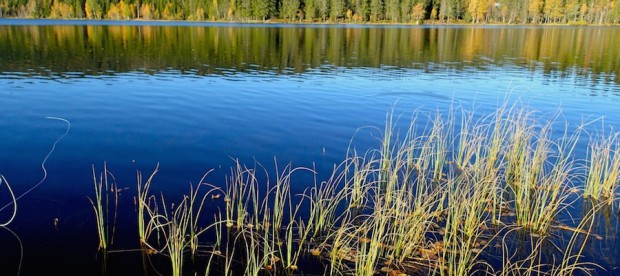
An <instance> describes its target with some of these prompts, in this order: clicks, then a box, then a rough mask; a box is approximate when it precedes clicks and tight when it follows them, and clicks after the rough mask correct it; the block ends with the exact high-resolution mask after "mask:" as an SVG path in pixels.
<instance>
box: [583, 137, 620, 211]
mask: <svg viewBox="0 0 620 276" xmlns="http://www.w3.org/2000/svg"><path fill="white" fill-rule="evenodd" d="M597 138H598V137H597ZM619 150H620V139H618V134H614V135H608V136H602V137H600V138H598V139H596V140H595V141H590V144H589V146H588V156H589V164H588V167H587V170H588V172H587V179H586V182H585V185H584V195H585V196H587V197H591V198H593V199H596V200H604V201H605V202H607V203H608V204H611V203H613V202H614V200H615V197H616V194H615V193H616V189H617V187H618V183H619V182H620V153H619V152H618V151H619Z"/></svg>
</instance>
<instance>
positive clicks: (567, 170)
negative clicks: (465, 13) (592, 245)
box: [93, 104, 620, 276]
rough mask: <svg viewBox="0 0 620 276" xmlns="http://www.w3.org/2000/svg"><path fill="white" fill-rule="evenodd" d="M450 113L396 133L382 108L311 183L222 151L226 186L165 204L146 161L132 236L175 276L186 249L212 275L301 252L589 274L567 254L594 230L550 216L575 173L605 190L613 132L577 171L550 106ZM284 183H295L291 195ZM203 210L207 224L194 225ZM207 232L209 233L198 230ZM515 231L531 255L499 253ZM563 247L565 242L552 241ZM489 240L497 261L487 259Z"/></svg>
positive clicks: (275, 270)
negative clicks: (541, 111)
mask: <svg viewBox="0 0 620 276" xmlns="http://www.w3.org/2000/svg"><path fill="white" fill-rule="evenodd" d="M457 111H458V108H455V107H452V109H451V110H450V111H449V112H448V113H447V116H446V115H444V114H442V113H441V112H437V113H436V114H421V113H418V111H416V113H415V114H414V115H415V116H413V118H412V120H411V122H409V125H406V126H405V128H404V132H401V130H400V129H399V127H398V126H401V125H402V122H400V120H401V118H400V117H395V116H393V114H388V116H387V117H386V126H385V128H382V129H376V128H373V129H371V130H370V131H377V132H380V137H381V139H379V140H380V141H379V142H378V143H377V145H376V147H371V148H369V149H365V150H360V149H359V148H356V147H355V143H354V141H351V144H350V148H349V149H348V150H347V155H346V156H345V157H344V161H342V162H341V163H338V164H335V165H334V166H333V169H332V171H331V174H330V175H329V177H327V179H326V180H323V181H320V180H318V179H317V175H318V174H317V172H315V170H314V169H310V168H306V167H294V166H292V165H291V164H287V165H285V166H284V167H280V166H278V163H277V162H274V166H273V167H274V170H273V171H275V173H269V172H270V171H272V170H271V169H267V168H266V167H264V166H262V165H261V164H259V163H255V164H254V166H253V167H248V166H246V165H244V164H242V163H241V162H240V161H239V160H234V165H233V167H232V168H231V170H230V172H229V174H228V175H227V176H226V177H225V178H224V179H225V181H224V182H225V185H224V187H219V186H217V185H211V184H206V183H204V180H205V177H203V179H201V180H200V183H199V184H198V186H196V187H195V188H194V187H193V186H192V188H191V189H190V193H189V195H188V196H184V197H183V198H182V199H181V201H180V202H179V203H178V204H177V205H176V206H174V207H173V206H172V205H166V203H165V199H164V197H163V195H162V196H160V197H159V198H157V200H156V197H155V196H154V195H152V194H151V193H150V192H149V189H150V186H151V183H152V180H153V176H154V174H155V172H157V168H156V169H155V171H154V172H153V173H152V174H151V176H150V177H149V178H148V179H147V181H146V182H144V183H143V182H142V178H141V177H140V174H138V186H139V187H138V200H137V202H138V203H137V205H138V217H139V219H138V222H144V224H143V225H141V224H140V223H139V224H138V228H139V231H138V232H139V233H141V234H140V236H139V239H140V240H141V241H142V242H143V243H144V244H145V245H146V246H147V247H148V248H151V249H152V250H153V251H155V252H156V253H157V254H161V255H164V256H167V257H169V258H170V260H171V267H172V271H173V275H180V274H181V273H183V272H182V270H183V264H184V262H187V252H191V254H190V255H191V256H193V259H200V256H204V255H207V256H208V258H207V260H206V262H207V264H206V265H205V267H206V269H205V271H204V273H205V274H210V273H212V274H224V275H232V274H250V275H257V274H269V275H271V274H278V275H279V274H293V273H296V271H298V270H301V271H302V272H303V268H300V267H299V266H300V265H301V263H302V262H301V260H305V261H308V260H310V261H316V262H320V263H321V264H322V265H323V266H324V271H323V273H326V274H330V275H339V274H344V275H360V276H361V275H374V274H377V273H389V274H390V275H400V274H439V275H448V276H452V275H471V274H475V273H481V274H497V275H539V274H546V272H550V273H551V274H553V275H567V274H570V273H572V272H575V271H587V270H586V269H585V268H583V267H585V266H588V265H590V264H589V263H584V262H579V256H581V255H582V254H583V244H585V243H586V242H587V237H588V236H589V234H588V233H590V231H591V228H592V227H588V224H587V223H586V222H584V221H585V220H586V219H584V220H582V221H581V222H580V223H578V224H577V227H576V228H570V227H560V226H558V225H559V223H558V221H557V220H558V217H560V214H561V213H562V212H564V211H565V210H566V208H568V207H569V206H571V204H572V203H573V202H574V200H573V199H572V197H571V195H572V194H573V193H575V192H576V191H577V192H578V191H579V189H577V188H576V185H578V184H579V183H578V181H581V180H582V179H583V180H585V179H587V182H588V183H587V184H586V185H591V186H592V188H591V189H590V188H587V187H586V188H585V189H584V194H585V195H587V196H591V197H603V198H607V197H609V198H613V197H614V192H615V189H616V188H615V187H616V186H617V183H618V175H617V172H618V170H619V169H620V167H619V166H620V157H619V156H620V155H618V154H615V153H616V151H617V148H618V140H617V139H616V136H610V138H606V139H602V140H600V142H598V143H594V144H591V146H590V151H589V159H588V170H580V169H579V168H581V167H582V166H580V165H581V164H580V163H579V162H582V161H583V160H582V159H579V158H578V157H576V156H575V148H577V147H578V145H579V144H580V143H582V142H583V139H582V137H584V136H583V135H581V134H582V132H583V129H582V128H581V127H578V128H577V130H576V131H575V132H572V133H571V132H569V131H568V130H567V128H568V127H567V126H566V125H563V126H562V125H561V124H558V122H557V121H556V119H557V118H558V116H557V115H554V116H552V119H551V121H545V120H542V119H540V118H538V117H537V115H536V113H534V112H532V111H530V110H528V109H526V108H523V107H520V106H517V105H516V104H515V105H514V106H509V105H508V104H504V105H502V106H500V107H499V108H498V110H496V111H495V112H494V113H491V114H483V115H480V114H476V113H475V112H471V111H467V110H464V109H462V110H461V113H460V115H457V114H458V113H457ZM558 125H560V126H562V127H563V128H559V127H558ZM373 134H374V133H373ZM604 154H606V155H604ZM586 171H587V176H586ZM302 173H304V174H306V175H305V176H302V177H300V178H297V175H298V174H302ZM104 180H105V179H104ZM295 185H306V186H305V187H307V188H306V189H305V190H303V192H300V193H299V194H293V192H292V190H293V189H294V188H295ZM608 186H609V187H611V188H603V187H608ZM202 187H206V189H208V190H206V191H205V190H204V189H205V188H202ZM100 189H101V188H100ZM199 191H200V192H199ZM220 193H221V194H223V200H221V201H218V200H217V198H219V196H220ZM216 194H217V197H216V196H215V195H216ZM207 195H211V199H212V200H211V201H208V200H207V198H208V197H207ZM94 202H95V204H93V205H94V206H95V205H98V204H99V203H97V202H98V201H96V200H95V201H94ZM141 210H142V211H141ZM215 210H217V211H215ZM220 210H222V211H220ZM208 211H211V212H215V215H212V213H209V215H210V217H213V221H212V222H211V224H207V225H206V226H204V227H203V228H201V226H200V223H201V222H204V220H201V219H199V218H200V217H201V216H202V215H203V214H204V213H205V212H208ZM211 215H212V216H211ZM554 231H556V232H554ZM560 231H573V235H581V237H585V238H584V240H581V242H582V243H581V244H578V243H577V240H576V239H577V238H574V239H570V240H569V241H568V242H565V241H562V240H559V239H556V237H558V236H561V235H562V234H563V233H562V232H560ZM206 233H211V235H210V236H208V237H211V238H208V237H205V238H204V239H202V238H201V239H199V238H198V237H199V236H200V237H203V236H207V235H206ZM521 234H523V235H524V236H525V237H527V238H526V240H527V241H528V242H529V249H531V250H532V252H529V253H528V254H525V255H523V254H521V255H517V254H512V253H509V252H510V250H511V248H509V246H508V243H507V242H506V241H507V240H509V239H513V240H518V238H516V235H521ZM555 234H557V235H555ZM554 235H555V236H554ZM575 237H576V236H575ZM160 240H161V242H160ZM551 241H553V242H555V243H558V244H554V243H553V242H551ZM550 244H551V245H550ZM497 246H499V247H497ZM563 246H569V247H570V248H571V250H567V251H564V252H560V251H558V250H555V248H562V247H563ZM205 248H210V250H205ZM499 248H501V250H502V255H503V257H502V259H501V263H502V267H498V266H497V262H495V263H493V262H489V261H488V260H490V259H491V258H493V257H494V256H497V253H498V252H497V250H499ZM543 248H545V250H548V251H549V248H552V250H550V251H552V252H551V253H548V255H545V254H547V253H545V254H543V253H542V252H543ZM573 248H577V249H576V250H573Z"/></svg>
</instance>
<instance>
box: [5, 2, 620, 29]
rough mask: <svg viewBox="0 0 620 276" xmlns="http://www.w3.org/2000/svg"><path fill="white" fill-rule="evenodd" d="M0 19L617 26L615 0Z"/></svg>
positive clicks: (197, 7)
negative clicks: (424, 22) (427, 22)
mask: <svg viewBox="0 0 620 276" xmlns="http://www.w3.org/2000/svg"><path fill="white" fill-rule="evenodd" d="M0 17H19V18H62V19H68V18H80V19H115V20H129V19H142V20H191V21H205V20H212V21H247V20H263V21H264V20H273V21H285V22H298V21H301V22H359V23H361V22H394V23H421V22H423V21H424V20H432V21H434V22H448V23H455V22H456V23H462V22H471V23H503V24H543V23H550V24H554V23H557V24H566V23H568V24H617V23H620V0H0Z"/></svg>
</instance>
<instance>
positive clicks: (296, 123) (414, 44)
mask: <svg viewBox="0 0 620 276" xmlns="http://www.w3.org/2000/svg"><path fill="white" fill-rule="evenodd" d="M506 99H508V100H509V101H515V100H517V99H518V100H520V101H521V102H523V103H524V104H526V105H528V106H529V107H530V108H532V109H533V110H537V111H539V112H540V113H539V114H540V117H541V118H551V117H552V116H553V114H555V113H556V111H558V110H560V109H561V115H560V118H561V120H566V121H567V122H568V124H569V127H570V128H575V127H576V126H577V125H578V124H579V123H581V122H583V121H589V120H593V119H597V118H600V117H604V120H602V122H604V124H605V125H606V126H605V128H606V129H607V131H609V128H610V127H613V128H615V129H616V130H617V129H620V106H619V104H620V28H617V27H513V26H510V27H496V26H482V27H470V26H366V25H342V26H340V25H336V26H325V25H308V26H304V25H245V24H189V23H186V24H184V23H153V22H131V23H124V22H107V21H104V22H92V23H91V22H82V21H33V20H0V174H2V175H4V176H5V178H6V179H7V180H8V181H9V182H10V184H11V186H12V188H13V189H14V191H15V193H16V194H17V195H20V194H23V193H24V192H26V191H27V190H28V189H29V188H31V187H33V185H35V184H36V183H38V182H39V181H40V180H41V178H42V177H43V171H42V169H41V162H42V161H43V159H44V158H45V156H46V154H47V153H48V152H49V151H50V149H51V146H52V144H53V143H54V141H55V140H56V139H58V138H59V137H60V136H61V135H62V134H63V133H64V132H65V130H66V127H67V124H66V123H64V122H62V121H59V120H51V119H46V117H48V116H53V117H61V118H64V119H66V120H68V121H70V123H71V129H70V131H69V133H68V135H67V136H66V137H65V138H64V139H63V140H61V141H60V142H59V143H58V145H57V146H56V148H55V150H54V152H53V153H52V154H51V156H50V158H49V159H48V160H47V162H46V164H45V165H46V166H45V167H46V169H47V173H48V175H47V178H46V180H45V181H44V182H43V183H42V184H41V185H40V186H38V187H37V188H36V189H35V190H33V191H32V192H30V193H28V194H26V195H25V196H23V198H21V199H20V200H19V202H18V213H17V217H16V219H15V221H14V222H13V223H12V224H11V225H10V226H9V227H8V229H7V228H0V244H2V245H1V246H0V258H2V260H3V261H2V263H3V267H2V272H0V274H2V275H14V274H16V273H17V271H18V270H20V272H21V274H23V275H31V274H34V271H38V270H40V269H41V268H42V267H43V268H44V269H45V270H46V271H48V272H49V273H50V274H52V273H66V272H80V273H83V275H96V274H99V273H100V269H101V268H100V265H99V263H100V260H98V259H97V256H96V253H97V245H98V242H97V232H96V228H95V220H94V216H93V214H92V213H93V212H92V208H91V206H90V203H89V202H88V199H87V197H89V196H90V197H92V195H93V188H92V181H93V180H92V178H93V177H92V166H93V165H94V166H95V169H96V170H97V171H101V169H102V167H103V164H104V162H105V163H107V167H108V169H109V170H110V171H111V172H112V173H113V174H114V176H115V178H116V181H117V183H118V184H119V186H120V187H128V188H129V190H127V191H126V192H124V194H122V200H123V202H122V203H121V205H120V208H121V210H127V213H129V214H128V215H127V216H126V217H124V216H122V215H121V217H119V221H120V222H119V223H118V226H117V233H118V236H117V237H116V239H117V243H118V244H121V245H125V248H127V249H133V248H135V244H134V243H132V241H129V240H130V238H127V237H124V236H123V233H128V232H131V231H134V230H133V229H134V228H135V223H133V218H134V216H135V214H134V212H133V210H134V206H133V203H132V197H133V196H134V195H135V192H134V190H135V187H136V172H137V171H141V172H142V173H143V174H148V173H150V172H151V171H152V170H153V168H154V167H155V166H156V164H157V163H159V164H160V172H159V173H158V174H157V176H156V183H155V184H153V185H154V186H153V188H152V189H153V191H156V192H157V193H159V192H162V193H164V194H166V195H169V196H171V197H172V198H174V197H175V196H180V195H181V194H183V193H187V191H188V189H189V184H190V183H197V182H198V181H199V179H200V177H201V176H202V175H203V174H204V173H205V172H206V171H208V170H210V169H214V172H213V173H212V174H210V177H209V181H211V182H212V183H214V184H218V185H223V184H224V178H223V176H224V175H225V174H227V173H228V172H229V171H230V167H231V166H232V165H233V159H237V158H238V159H239V160H241V161H242V162H244V163H246V164H250V165H251V164H253V163H254V162H260V163H261V164H263V165H264V166H266V167H267V168H271V167H273V164H274V158H275V159H276V160H277V161H275V162H277V163H278V164H279V165H284V164H287V163H292V164H293V165H294V166H308V167H312V166H315V167H316V169H317V171H318V178H319V179H321V178H326V177H327V176H328V174H329V172H330V170H331V168H332V166H333V165H334V164H335V163H339V162H341V161H342V160H343V159H344V157H345V154H346V150H347V147H348V145H349V143H350V141H351V139H352V138H353V137H354V135H355V139H354V141H355V143H356V145H357V146H358V147H371V146H376V145H377V143H378V141H377V138H378V137H379V136H378V135H379V132H378V131H373V130H372V129H369V128H364V129H363V131H361V132H360V133H358V134H357V135H356V131H358V130H359V129H360V128H362V127H367V126H372V127H377V128H379V129H382V128H383V126H384V122H385V118H386V114H387V113H388V112H390V110H393V112H394V114H397V115H399V116H402V119H401V123H402V125H403V126H405V125H406V124H407V123H408V118H409V117H410V116H411V114H412V112H413V111H414V110H416V109H417V110H421V111H423V112H435V111H437V110H439V111H441V112H446V111H447V110H449V109H450V107H451V106H464V107H465V108H466V109H469V110H475V111H476V114H480V115H482V114H489V113H491V112H492V111H494V110H495V109H496V107H497V106H498V104H500V103H502V102H503V101H505V100H506ZM595 125H596V126H597V127H599V128H600V126H601V123H600V121H599V122H597V123H596V124H595ZM578 151H580V152H582V153H585V146H584V145H580V147H579V149H578ZM308 183H309V182H308ZM308 183H305V182H304V181H301V183H296V184H294V185H295V186H294V187H293V190H294V192H300V191H302V190H303V189H304V188H305V187H307V186H308V185H309V184H308ZM9 200H10V197H9V196H8V193H7V192H6V190H5V186H0V201H1V202H0V203H1V204H0V206H4V205H5V204H7V203H8V202H9ZM616 207H617V206H616ZM0 208H1V207H0ZM616 211H617V209H616ZM578 212H579V210H578V208H577V210H575V215H577V216H578V214H577V213H578ZM10 215H11V210H10V208H6V209H4V210H2V211H1V212H0V218H2V221H4V220H5V219H6V218H8V217H10ZM615 216H616V213H615V212H614V214H613V215H612V217H615ZM55 220H57V223H55ZM132 223H133V224H132ZM611 223H612V224H613V225H611V226H610V227H609V228H610V229H611V230H609V231H611V233H608V234H607V235H606V240H605V241H604V242H599V243H597V244H593V245H591V248H590V249H591V250H589V251H588V252H589V253H587V257H586V259H587V260H596V261H597V262H600V263H601V264H602V265H603V267H605V268H606V269H607V270H608V271H607V273H611V274H614V273H620V271H618V270H614V267H616V266H618V264H619V262H620V245H618V242H619V240H618V235H617V230H618V226H617V222H616V220H613V222H611ZM9 230H10V231H9ZM601 231H602V230H601ZM20 246H21V247H23V250H20ZM119 247H122V246H119ZM20 252H22V253H23V256H20ZM20 259H22V260H23V261H22V265H21V267H20V266H18V265H17V261H18V260H20ZM109 269H110V271H111V272H114V271H124V272H128V271H131V272H132V273H133V272H135V273H136V274H139V273H141V272H140V271H141V269H142V263H141V259H140V257H139V255H137V256H135V255H131V254H130V253H127V255H122V254H118V255H115V256H113V257H111V260H110V268H109ZM601 273H603V274H604V273H605V272H601ZM112 275H114V274H113V273H112Z"/></svg>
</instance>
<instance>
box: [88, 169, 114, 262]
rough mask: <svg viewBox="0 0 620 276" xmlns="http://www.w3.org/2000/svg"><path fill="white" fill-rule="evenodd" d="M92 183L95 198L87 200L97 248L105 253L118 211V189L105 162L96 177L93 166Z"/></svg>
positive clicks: (111, 236) (112, 233)
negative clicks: (94, 220)
mask: <svg viewBox="0 0 620 276" xmlns="http://www.w3.org/2000/svg"><path fill="white" fill-rule="evenodd" d="M93 184H94V190H95V199H94V200H93V199H91V198H88V200H89V201H90V203H91V205H92V207H93V210H94V212H95V219H96V222H97V233H98V234H99V249H101V250H103V251H104V253H105V251H106V250H107V249H108V246H109V245H110V244H111V243H112V239H113V237H114V229H115V226H116V216H117V213H118V195H119V190H118V187H117V185H116V182H115V181H114V176H113V175H112V174H110V172H108V168H107V166H106V165H105V164H104V165H103V172H101V174H100V175H99V178H97V173H96V172H95V166H93ZM110 194H112V199H110ZM110 205H112V206H110ZM110 208H113V210H110ZM110 213H112V214H110ZM110 224H111V225H110Z"/></svg>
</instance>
